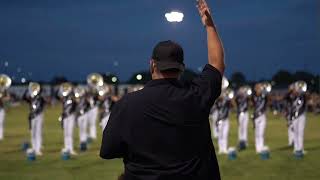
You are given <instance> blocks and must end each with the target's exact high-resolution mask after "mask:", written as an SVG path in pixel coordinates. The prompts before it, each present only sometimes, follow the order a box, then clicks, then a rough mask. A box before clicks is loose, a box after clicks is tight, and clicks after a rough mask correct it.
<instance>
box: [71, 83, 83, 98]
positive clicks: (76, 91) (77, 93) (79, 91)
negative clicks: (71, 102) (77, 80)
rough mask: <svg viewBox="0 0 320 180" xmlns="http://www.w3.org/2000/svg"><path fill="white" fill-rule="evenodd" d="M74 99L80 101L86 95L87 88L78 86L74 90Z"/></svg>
mask: <svg viewBox="0 0 320 180" xmlns="http://www.w3.org/2000/svg"><path fill="white" fill-rule="evenodd" d="M73 93H74V97H75V98H77V99H80V98H82V97H84V96H85V95H86V88H85V87H83V86H77V87H75V88H74V90H73Z"/></svg>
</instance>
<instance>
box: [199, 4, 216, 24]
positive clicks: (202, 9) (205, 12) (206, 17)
mask: <svg viewBox="0 0 320 180" xmlns="http://www.w3.org/2000/svg"><path fill="white" fill-rule="evenodd" d="M197 8H198V10H199V14H200V17H201V20H202V23H203V25H204V26H205V27H212V26H214V23H213V19H212V16H211V12H210V9H209V7H208V4H207V2H206V1H205V0H197Z"/></svg>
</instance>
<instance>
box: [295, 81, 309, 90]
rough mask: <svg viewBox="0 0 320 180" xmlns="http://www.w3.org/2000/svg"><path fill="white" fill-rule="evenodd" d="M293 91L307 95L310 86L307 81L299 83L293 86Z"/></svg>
mask: <svg viewBox="0 0 320 180" xmlns="http://www.w3.org/2000/svg"><path fill="white" fill-rule="evenodd" d="M293 89H294V90H295V91H296V92H298V93H305V92H307V90H308V84H307V83H306V82H305V81H297V82H295V83H294V84H293Z"/></svg>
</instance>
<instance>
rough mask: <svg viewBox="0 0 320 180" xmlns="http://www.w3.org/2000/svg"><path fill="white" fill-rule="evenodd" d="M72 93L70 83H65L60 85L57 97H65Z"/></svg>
mask: <svg viewBox="0 0 320 180" xmlns="http://www.w3.org/2000/svg"><path fill="white" fill-rule="evenodd" d="M72 92H73V86H72V84H71V83H68V82H65V83H62V84H61V85H60V87H59V96H60V97H67V96H69V95H70V94H71V93H72Z"/></svg>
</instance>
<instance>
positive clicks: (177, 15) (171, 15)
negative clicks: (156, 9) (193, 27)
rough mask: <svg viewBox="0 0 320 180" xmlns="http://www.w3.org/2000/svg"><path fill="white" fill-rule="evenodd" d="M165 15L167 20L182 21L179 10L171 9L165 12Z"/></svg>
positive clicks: (181, 14)
mask: <svg viewBox="0 0 320 180" xmlns="http://www.w3.org/2000/svg"><path fill="white" fill-rule="evenodd" d="M165 17H166V18H167V21H169V22H182V21H183V17H184V15H183V13H181V12H176V11H172V12H170V13H166V14H165Z"/></svg>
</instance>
